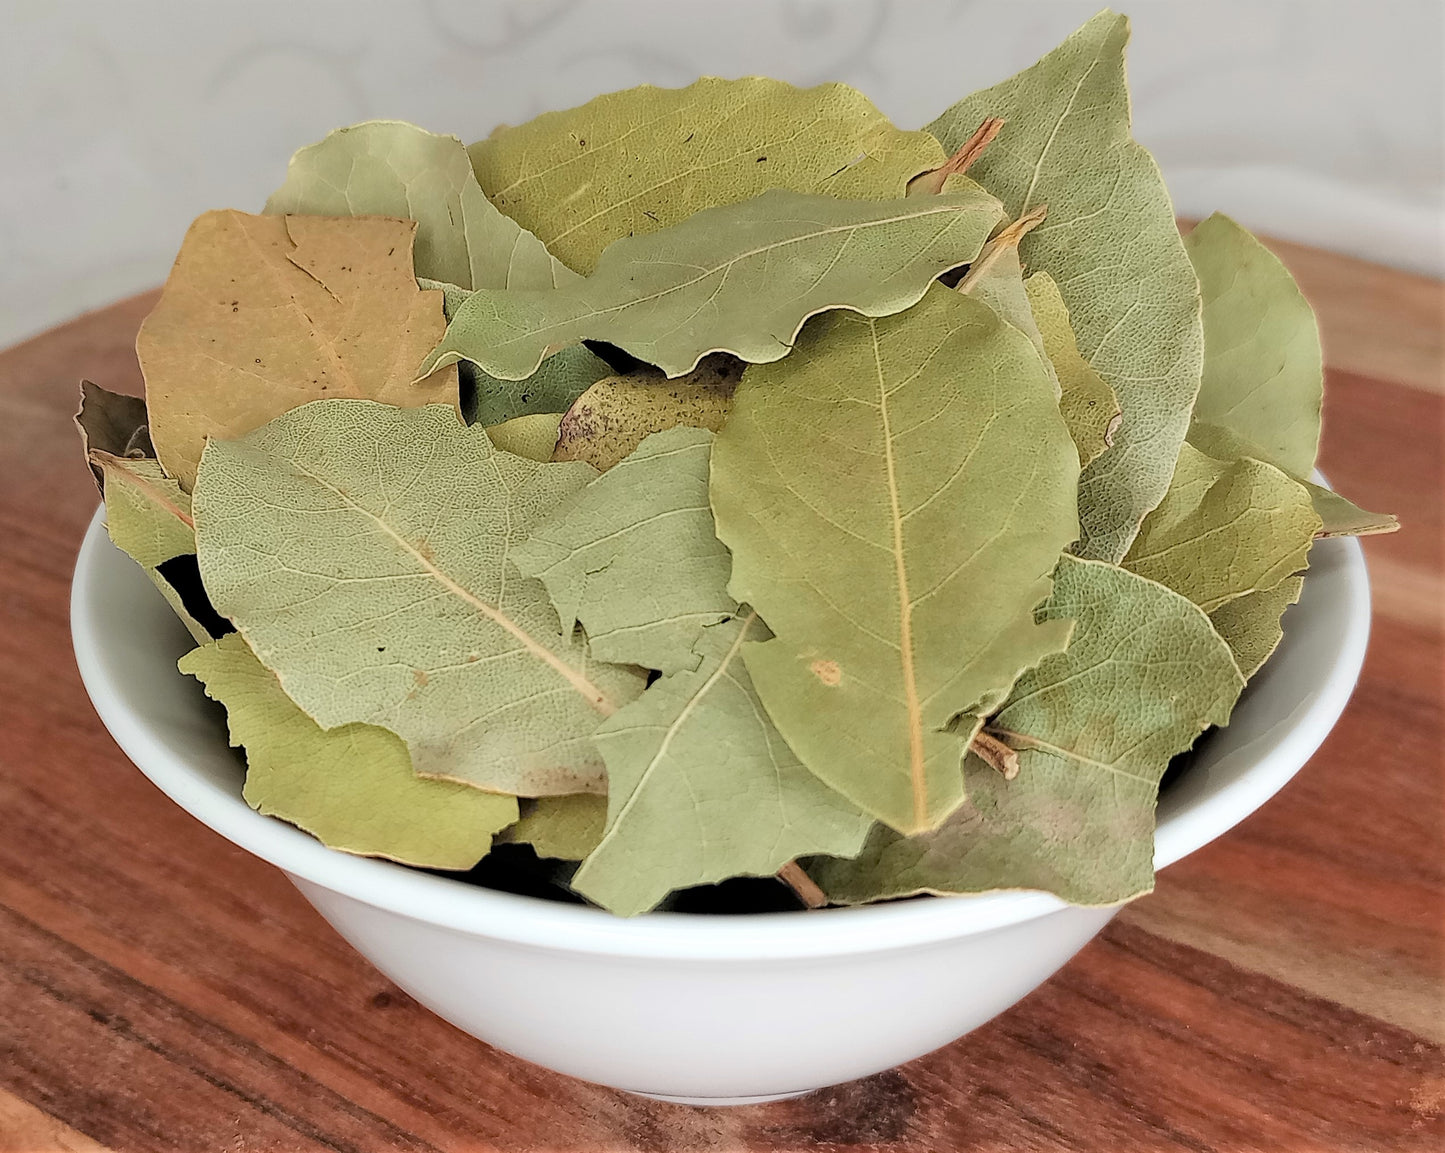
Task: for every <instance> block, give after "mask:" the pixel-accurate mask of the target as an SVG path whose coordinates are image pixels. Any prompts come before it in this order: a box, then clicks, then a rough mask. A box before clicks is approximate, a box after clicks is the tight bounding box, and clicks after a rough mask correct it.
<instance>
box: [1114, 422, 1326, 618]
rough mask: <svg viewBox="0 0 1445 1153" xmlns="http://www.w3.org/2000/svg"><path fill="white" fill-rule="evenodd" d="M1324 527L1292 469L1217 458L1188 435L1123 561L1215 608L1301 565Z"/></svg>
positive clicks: (1206, 608)
mask: <svg viewBox="0 0 1445 1153" xmlns="http://www.w3.org/2000/svg"><path fill="white" fill-rule="evenodd" d="M1319 527H1320V518H1319V517H1318V516H1317V515H1316V514H1315V511H1314V506H1313V504H1312V502H1311V500H1310V495H1309V493H1308V492H1307V491H1306V490H1305V487H1304V486H1303V485H1302V484H1300V483H1299V481H1297V480H1295V479H1294V478H1293V477H1290V476H1286V475H1285V474H1284V473H1282V472H1281V471H1280V470H1279V469H1277V468H1275V467H1274V466H1273V465H1269V464H1265V463H1263V462H1262V461H1257V460H1250V459H1249V458H1247V457H1244V458H1241V459H1238V460H1233V461H1218V460H1215V459H1214V458H1213V457H1209V456H1205V455H1204V454H1203V453H1202V452H1200V451H1199V450H1198V449H1196V448H1195V447H1194V446H1193V445H1191V444H1189V443H1185V444H1184V445H1182V446H1181V449H1180V453H1179V464H1178V467H1177V468H1176V469H1175V473H1174V480H1173V482H1172V483H1171V484H1170V486H1169V491H1168V492H1167V493H1166V494H1165V496H1164V500H1163V501H1162V502H1161V503H1160V505H1159V507H1158V508H1156V509H1155V510H1154V511H1153V512H1151V513H1150V514H1149V516H1148V517H1147V518H1145V521H1144V525H1143V527H1142V528H1141V529H1140V531H1139V535H1138V537H1137V538H1136V539H1135V541H1134V544H1133V546H1132V547H1131V548H1130V549H1129V555H1128V556H1126V557H1125V558H1124V567H1125V568H1127V569H1128V570H1129V571H1130V572H1135V573H1138V574H1139V575H1140V576H1143V577H1147V578H1149V579H1150V580H1154V581H1158V582H1159V583H1160V584H1162V585H1167V586H1168V587H1169V588H1171V589H1173V590H1174V591H1175V592H1177V593H1179V594H1181V595H1183V596H1186V597H1188V598H1189V599H1190V600H1191V601H1193V602H1194V603H1195V604H1197V605H1199V607H1200V608H1202V609H1203V610H1204V611H1205V612H1206V613H1212V612H1214V610H1215V609H1217V608H1218V607H1219V606H1220V605H1222V604H1224V603H1225V602H1227V601H1230V600H1233V599H1234V598H1235V597H1240V596H1244V595H1246V594H1247V593H1252V592H1255V591H1258V590H1261V589H1272V588H1274V587H1275V586H1276V585H1278V584H1279V583H1280V582H1281V581H1282V580H1284V579H1285V578H1286V577H1288V576H1291V575H1293V574H1294V573H1297V572H1302V571H1303V570H1304V569H1305V568H1306V567H1307V566H1308V564H1309V550H1310V544H1311V542H1312V541H1313V540H1314V537H1315V533H1316V532H1318V531H1319Z"/></svg>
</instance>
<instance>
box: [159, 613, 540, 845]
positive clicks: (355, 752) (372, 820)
mask: <svg viewBox="0 0 1445 1153" xmlns="http://www.w3.org/2000/svg"><path fill="white" fill-rule="evenodd" d="M180 670H181V672H183V673H187V674H189V675H190V676H193V677H195V678H196V679H197V680H199V681H200V682H201V683H202V684H203V685H205V687H206V695H207V696H209V697H211V698H212V699H214V700H217V701H219V702H220V703H221V704H223V705H224V706H225V707H226V721H227V724H228V726H229V727H230V732H231V744H232V745H236V746H244V747H245V749H246V786H245V789H244V791H243V793H242V796H244V797H245V799H246V803H247V804H249V805H250V806H251V807H252V808H253V809H255V810H256V811H257V812H260V813H264V814H267V815H269V816H274V817H280V818H281V819H282V820H283V821H289V822H290V823H291V824H293V825H297V826H299V827H300V828H302V829H305V830H306V831H307V832H308V833H310V834H312V835H313V836H314V837H316V838H317V839H318V840H320V841H321V842H322V843H323V844H325V845H328V846H330V847H331V848H333V849H341V850H343V851H344V852H348V853H357V854H360V855H362V856H368V857H386V858H387V859H388V860H392V861H400V862H401V863H402V864H405V865H418V866H420V867H422V868H429V869H469V868H471V867H472V866H473V865H475V864H476V863H477V861H479V860H480V859H481V858H482V856H483V855H484V854H485V853H486V852H487V850H488V849H489V848H490V847H491V841H492V835H493V834H494V833H496V832H497V831H498V830H500V829H502V828H505V827H506V826H507V825H510V824H511V823H512V822H513V821H515V820H516V819H517V801H516V798H515V797H504V796H498V795H497V794H495V793H484V792H482V791H481V790H480V789H474V788H472V787H470V786H469V785H461V784H457V783H455V782H453V781H432V780H427V779H425V778H423V777H418V776H417V775H416V774H415V773H413V772H412V768H411V758H410V757H408V756H407V751H406V745H405V744H404V743H403V742H402V740H401V738H400V737H398V736H396V735H395V734H394V733H390V732H387V730H386V729H382V728H377V727H376V726H374V725H361V724H348V725H342V726H340V727H338V728H334V729H323V728H322V727H321V726H320V725H318V724H317V723H316V722H315V721H313V720H312V719H311V718H310V717H308V716H307V715H306V714H305V713H304V712H303V711H302V710H301V709H300V708H298V707H297V706H296V704H295V702H293V701H292V700H291V698H290V697H288V696H287V695H286V694H285V692H284V691H283V690H282V688H281V684H280V682H279V681H278V680H277V679H276V676H275V674H274V673H272V672H271V670H270V669H268V668H266V666H265V665H263V664H262V663H261V662H260V661H258V660H257V659H256V655H255V654H254V653H253V652H251V650H250V649H249V648H248V647H247V646H246V642H245V641H244V640H243V639H242V638H241V637H240V635H239V634H236V633H232V634H231V635H230V636H227V637H224V638H222V639H221V640H219V641H215V642H214V643H212V644H208V645H203V646H202V647H200V648H198V649H195V650H193V651H192V652H190V653H188V654H187V655H186V656H184V657H182V658H181V661H180Z"/></svg>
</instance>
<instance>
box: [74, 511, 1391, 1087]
mask: <svg viewBox="0 0 1445 1153" xmlns="http://www.w3.org/2000/svg"><path fill="white" fill-rule="evenodd" d="M1312 561H1313V563H1312V566H1311V568H1310V574H1309V577H1308V579H1307V580H1306V581H1305V590H1304V597H1303V599H1302V600H1301V602H1300V603H1299V605H1297V606H1296V607H1294V608H1292V609H1291V610H1290V611H1289V614H1288V616H1287V617H1286V620H1285V641H1284V644H1283V645H1282V646H1281V648H1280V651H1279V652H1278V653H1277V654H1276V655H1275V657H1274V658H1273V659H1272V660H1271V661H1270V663H1269V664H1268V665H1267V666H1266V667H1265V669H1264V670H1263V672H1261V673H1260V674H1259V676H1258V677H1257V678H1256V679H1255V680H1254V682H1253V683H1251V685H1250V686H1249V689H1248V690H1247V692H1246V693H1245V695H1244V697H1243V698H1242V699H1241V700H1240V702H1239V706H1238V708H1237V709H1236V710H1235V713H1234V718H1233V720H1232V722H1231V724H1230V726H1229V727H1228V728H1227V729H1224V730H1221V731H1218V732H1215V733H1213V734H1211V735H1210V736H1208V737H1207V738H1205V739H1204V741H1203V742H1201V744H1200V746H1199V748H1198V750H1197V751H1196V753H1195V755H1194V758H1193V762H1192V764H1191V765H1190V766H1189V768H1188V770H1187V772H1185V773H1184V774H1183V775H1182V776H1181V777H1180V778H1179V779H1178V780H1177V782H1176V783H1174V784H1173V785H1172V786H1171V787H1170V788H1168V789H1167V790H1166V791H1165V794H1164V796H1163V797H1162V799H1161V802H1160V806H1159V827H1158V836H1157V842H1156V849H1155V865H1156V867H1158V868H1161V869H1162V868H1164V867H1166V866H1168V865H1170V864H1172V863H1173V862H1175V861H1177V860H1179V858H1181V857H1183V856H1185V855H1186V854H1188V853H1191V852H1193V851H1194V850H1195V849H1197V848H1199V846H1201V845H1203V844H1205V843H1206V842H1208V841H1211V840H1213V839H1214V838H1215V837H1217V836H1219V835H1220V834H1221V833H1223V832H1224V831H1225V830H1227V829H1229V828H1231V827H1232V826H1234V825H1235V824H1237V823H1238V822H1240V821H1241V820H1243V819H1244V818H1245V817H1247V816H1248V815H1249V814H1250V813H1252V812H1253V811H1254V810H1255V809H1257V808H1258V807H1259V806H1260V805H1262V804H1263V803H1264V802H1265V801H1266V800H1268V799H1269V797H1271V796H1272V795H1273V794H1274V793H1275V792H1276V791H1277V790H1278V789H1279V788H1280V787H1281V786H1282V785H1284V783H1285V782H1286V781H1288V780H1289V779H1290V777H1292V776H1293V775H1294V774H1295V773H1296V772H1297V771H1298V770H1299V768H1300V766H1302V765H1303V764H1304V763H1305V761H1306V760H1308V759H1309V757H1310V756H1311V755H1312V754H1313V753H1314V751H1315V749H1316V748H1318V746H1319V744H1320V742H1321V741H1322V740H1323V739H1324V737H1325V735H1326V734H1327V733H1328V732H1329V730H1330V728H1331V727H1332V726H1333V725H1334V723H1335V721H1336V719H1337V718H1338V717H1339V715H1340V712H1341V710H1342V709H1343V708H1344V706H1345V702H1346V700H1347V699H1348V698H1349V695H1350V692H1351V690H1352V689H1353V687H1354V684H1355V680H1356V678H1357V677H1358V675H1359V671H1360V665H1361V663H1362V661H1363V659H1364V655H1365V642H1366V638H1367V636H1368V633H1369V621H1370V602H1369V587H1368V583H1367V578H1366V575H1365V566H1364V560H1363V557H1362V554H1361V552H1360V548H1359V545H1358V544H1357V543H1356V542H1355V541H1353V540H1345V541H1326V542H1322V543H1321V544H1319V545H1318V546H1317V547H1316V548H1315V550H1314V554H1313V557H1312ZM71 626H72V631H73V634H74V641H75V653H76V658H77V660H78V661H79V664H80V672H81V676H82V677H83V678H84V680H85V686H86V688H87V689H88V690H89V692H90V696H91V699H92V700H93V701H94V702H95V708H96V711H97V712H98V713H99V714H100V717H101V719H102V720H103V721H104V722H105V724H106V726H107V727H108V728H109V729H110V731H111V733H112V735H113V736H114V737H115V739H116V742H117V743H118V744H119V745H120V747H121V748H122V749H124V750H125V752H126V755H127V756H129V757H130V759H131V760H133V761H134V762H135V763H136V764H137V765H138V766H139V767H140V769H141V771H142V772H144V773H145V774H146V776H148V777H149V778H150V779H151V780H152V781H154V782H155V784H156V785H157V786H159V787H160V789H161V790H162V791H164V792H165V793H166V794H167V795H168V796H169V797H170V798H171V799H172V800H174V801H175V802H176V803H177V804H178V805H180V806H181V807H182V808H184V809H186V810H187V811H188V812H190V813H191V814H192V815H193V816H195V817H196V818H197V819H199V820H201V821H203V822H205V823H206V824H207V825H209V826H210V827H211V828H212V829H214V830H216V832H218V833H220V834H221V835H222V836H223V837H226V838H228V839H229V840H231V841H234V842H235V843H236V844H238V845H240V846H241V847H242V848H244V849H247V850H249V851H250V852H252V853H255V854H256V855H257V856H258V857H260V858H261V859H262V860H265V861H269V862H270V863H271V864H273V865H275V866H277V867H278V868H280V869H282V870H283V871H284V872H285V873H286V875H287V876H288V877H290V878H291V880H292V881H293V882H295V884H296V886H297V888H299V889H300V890H301V892H302V893H303V894H304V895H305V896H306V898H307V900H309V901H310V902H311V903H312V904H313V905H315V906H316V908H317V909H318V910H319V911H320V912H321V915H322V916H323V917H325V918H326V919H327V920H328V921H330V922H331V924H332V925H333V926H335V927H336V929H337V931H338V932H340V933H341V934H342V936H344V937H345V938H346V939H347V940H348V941H350V942H351V944H353V945H354V946H355V947H356V948H357V949H358V950H359V951H360V952H361V953H362V955H363V956H365V957H366V958H367V959H368V960H370V961H371V962H372V964H374V965H375V966H376V967H377V968H378V969H380V970H381V971H382V972H383V973H385V974H386V975H387V976H388V977H390V978H391V979H392V980H393V981H395V982H396V984H397V985H399V986H401V988H403V989H405V990H406V991H407V992H408V993H409V994H411V995H412V996H413V997H415V998H416V999H417V1000H418V1001H420V1002H421V1003H422V1004H424V1005H426V1006H427V1007H428V1008H430V1009H432V1010H433V1011H434V1012H436V1013H438V1014H439V1015H440V1016H442V1017H445V1018H446V1019H447V1020H448V1021H450V1022H452V1023H453V1024H455V1025H456V1026H458V1027H459V1028H461V1029H464V1030H466V1031H467V1032H468V1033H471V1034H473V1035H475V1036H477V1037H480V1038H481V1039H483V1040H484V1041H487V1042H489V1043H490V1044H493V1045H496V1046H497V1047H499V1048H501V1049H505V1050H507V1051H508V1052H510V1053H515V1054H517V1055H518V1056H520V1057H525V1058H526V1059H527V1060H529V1061H535V1062H537V1063H538V1064H540V1065H546V1066H548V1067H550V1068H552V1069H558V1070H561V1071H562V1072H564V1073H570V1074H572V1075H573V1076H576V1077H582V1078H585V1079H587V1080H589V1081H596V1082H600V1083H602V1084H604V1085H611V1086H614V1087H616V1088H619V1089H627V1090H631V1091H632V1092H636V1093H644V1094H647V1095H649V1096H655V1097H661V1098H665V1099H669V1100H683V1101H689V1102H696V1103H707V1104H724V1103H738V1102H745V1101H759V1100H768V1099H772V1098H776V1097H786V1096H792V1095H795V1094H799V1093H803V1092H807V1091H809V1090H812V1089H817V1088H821V1087H823V1086H826V1085H832V1084H836V1083H838V1082H840V1081H847V1080H851V1079H852V1078H855V1077H862V1076H865V1075H867V1074H870V1073H875V1072H878V1071H880V1070H883V1069H887V1068H889V1067H890V1066H893V1065H896V1064H899V1063H900V1062H903V1061H908V1060H911V1059H912V1058H914V1057H918V1056H921V1055H922V1054H924V1053H927V1052H929V1051H931V1050H933V1049H936V1048H938V1047H939V1046H941V1045H945V1044H947V1043H948V1042H950V1041H952V1040H954V1039H955V1038H957V1037H959V1036H961V1035H963V1034H964V1033H967V1032H968V1031H969V1030H970V1029H973V1028H976V1027H977V1026H979V1025H981V1024H983V1022H985V1021H987V1020H988V1019H989V1018H991V1017H993V1016H994V1015H995V1014H997V1013H1000V1012H1002V1011H1003V1010H1004V1009H1006V1008H1008V1007H1009V1006H1010V1005H1012V1004H1013V1003H1014V1002H1015V1001H1017V1000H1019V999H1020V998H1021V997H1023V996H1024V995H1025V994H1027V993H1028V992H1030V991H1031V990H1032V989H1034V988H1036V987H1037V986H1038V985H1040V984H1041V983H1042V982H1043V981H1045V980H1046V979H1047V978H1048V977H1049V976H1050V975H1051V974H1053V973H1054V972H1055V971H1056V970H1057V969H1058V968H1059V967H1060V966H1062V965H1063V964H1064V962H1065V961H1067V960H1068V959H1069V958H1070V957H1071V956H1073V954H1074V953H1075V952H1077V951H1078V950H1079V949H1080V948H1081V947H1082V946H1083V945H1084V944H1085V943H1086V942H1087V941H1088V940H1089V939H1090V938H1091V937H1093V936H1094V935H1095V934H1096V933H1098V932H1099V930H1101V929H1102V928H1103V927H1104V925H1105V924H1107V923H1108V921H1109V919H1110V917H1111V916H1113V914H1114V912H1115V910H1113V909H1081V908H1074V907H1071V906H1069V905H1066V904H1064V903H1063V902H1062V901H1060V900H1058V899H1057V898H1055V897H1052V896H1048V895H1045V894H1042V893H1031V892H1010V893H997V894H989V895H987V896H980V897H951V898H932V899H925V900H918V901H906V902H900V903H894V904H889V905H879V906H874V907H865V908H857V909H829V910H824V911H819V912H811V913H765V914H757V915H750V916H711V917H709V916H699V915H689V914H684V913H655V914H651V915H648V916H643V917H637V918H633V919H630V920H627V919H622V918H619V917H614V916H612V915H611V914H609V913H605V912H602V911H600V910H597V909H592V908H586V907H581V906H575V905H565V904H559V903H555V902H549V901H543V900H539V899H535V898H530V897H520V896H513V895H510V894H507V893H499V892H494V891H491V890H487V889H482V888H478V887H475V886H472V885H467V884H463V883H461V882H459V881H455V880H451V879H448V878H445V877H438V876H433V875H430V874H427V873H422V872H417V871H415V870H412V869H407V868H404V867H402V866H399V865H394V864H390V863H388V862H385V861H379V860H369V859H366V858H361V857H353V856H348V855H346V854H344V853H339V852H334V851H332V850H330V849H327V848H325V847H323V846H322V845H321V844H320V843H318V842H317V841H315V840H313V839H312V838H311V837H309V836H307V835H306V834H305V833H302V832H300V831H298V830H297V829H294V828H292V827H291V826H289V825H286V824H283V823H282V822H280V821H277V820H274V819H272V818H269V817H263V816H260V815H259V814H257V813H255V812H253V811H252V810H251V809H250V808H248V807H247V805H246V804H245V802H244V801H242V799H241V770H240V768H239V766H238V763H237V760H236V758H235V756H234V755H233V754H232V753H231V751H230V750H229V749H228V748H227V747H226V740H225V737H224V734H223V732H222V731H221V729H220V727H219V725H218V721H217V716H216V712H215V711H214V709H212V708H211V707H209V706H208V705H207V704H206V702H205V701H204V698H203V696H202V693H201V690H200V688H199V686H198V685H197V684H196V683H195V682H194V681H192V680H191V679H190V678H188V677H184V676H182V675H181V674H180V673H178V672H177V671H176V667H175V662H176V659H177V658H178V657H179V656H180V655H181V654H182V653H183V652H184V651H185V650H186V649H187V648H188V647H189V643H190V642H189V637H187V635H186V633H185V631H184V629H182V627H181V626H180V624H179V623H178V622H177V621H176V620H175V618H174V617H173V616H172V614H171V611H170V609H169V608H168V607H167V606H166V604H165V602H164V601H163V600H162V599H161V597H160V596H159V595H158V594H157V593H156V592H155V590H154V589H153V588H152V586H151V585H150V583H149V582H148V581H147V579H146V577H145V575H144V574H143V573H142V572H141V571H140V569H139V568H138V567H136V566H135V565H134V564H132V563H131V561H130V560H129V559H128V558H127V557H125V556H124V554H122V553H121V552H119V551H118V550H117V549H116V548H115V547H114V546H113V545H111V543H110V541H109V539H108V538H107V537H106V535H105V529H104V526H103V523H102V518H101V515H100V514H99V513H98V514H97V515H96V518H95V520H94V522H93V523H92V524H91V526H90V531H89V532H88V533H87V535H86V538H85V542H84V544H83V546H82V547H81V550H80V557H79V560H78V561H77V564H76V569H75V583H74V587H73V591H72V600H71ZM296 963H297V964H298V965H304V964H305V963H306V959H305V957H300V956H298V957H297V958H296Z"/></svg>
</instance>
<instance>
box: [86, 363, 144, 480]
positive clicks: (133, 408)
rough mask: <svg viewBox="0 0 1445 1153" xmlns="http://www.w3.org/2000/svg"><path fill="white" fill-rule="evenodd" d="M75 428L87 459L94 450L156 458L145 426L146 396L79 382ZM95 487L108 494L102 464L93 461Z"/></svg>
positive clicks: (119, 454)
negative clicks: (130, 394)
mask: <svg viewBox="0 0 1445 1153" xmlns="http://www.w3.org/2000/svg"><path fill="white" fill-rule="evenodd" d="M75 427H76V428H77V429H78V430H79V432H80V444H81V448H82V450H83V451H84V452H85V455H86V458H87V459H89V457H90V450H91V449H98V450H99V451H101V452H104V453H108V454H110V455H111V456H118V457H131V458H133V459H141V460H144V459H146V458H152V459H153V458H154V457H155V455H156V450H155V448H154V447H153V446H152V445H151V435H150V429H149V428H148V427H147V426H146V402H145V398H144V397H139V396H127V395H126V394H125V393H123V392H111V391H110V389H108V388H101V387H100V385H98V384H94V383H92V382H91V381H88V380H82V381H81V382H80V411H79V412H77V413H76V414H75ZM90 471H91V473H92V474H93V475H94V477H95V485H96V487H97V488H98V489H100V491H101V492H102V493H104V492H105V476H104V475H103V474H102V472H101V468H100V465H98V464H96V463H94V462H91V465H90Z"/></svg>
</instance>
